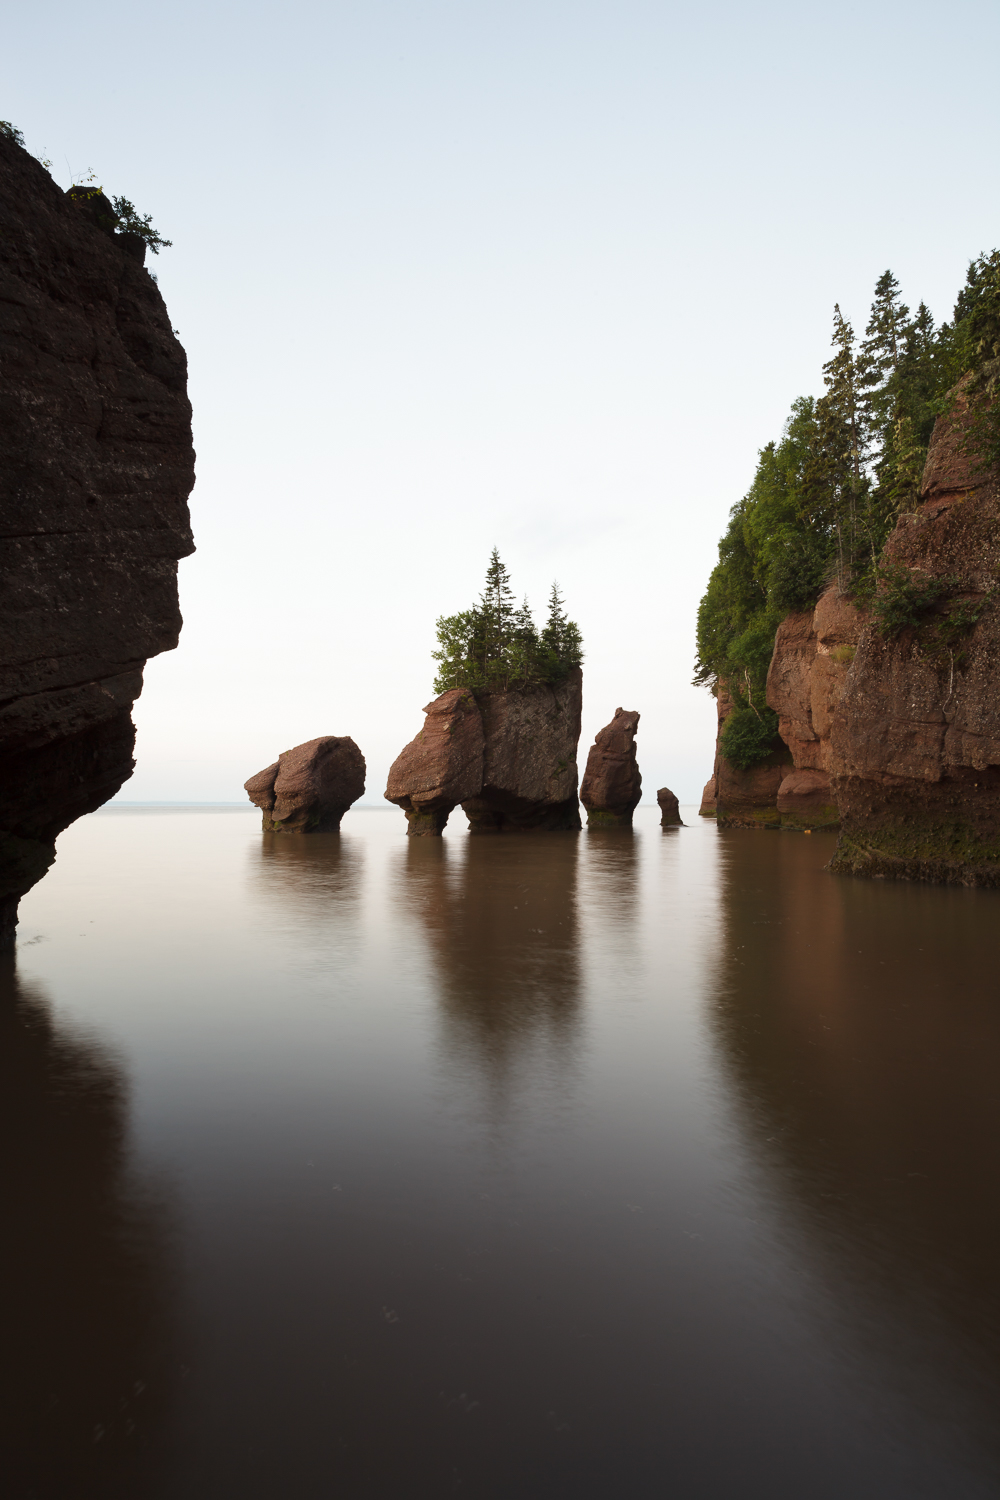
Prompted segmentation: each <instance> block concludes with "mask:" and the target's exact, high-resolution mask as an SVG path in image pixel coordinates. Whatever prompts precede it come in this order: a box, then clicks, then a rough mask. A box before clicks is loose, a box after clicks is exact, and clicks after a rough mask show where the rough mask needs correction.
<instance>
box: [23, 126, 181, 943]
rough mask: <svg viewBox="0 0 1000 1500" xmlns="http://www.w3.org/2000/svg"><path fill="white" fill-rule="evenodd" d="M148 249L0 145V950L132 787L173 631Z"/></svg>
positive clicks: (154, 295) (167, 493) (174, 545)
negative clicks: (89, 820)
mask: <svg viewBox="0 0 1000 1500" xmlns="http://www.w3.org/2000/svg"><path fill="white" fill-rule="evenodd" d="M101 197H102V201H103V202H104V203H105V204H106V200H104V199H103V195H101ZM107 211H108V213H109V214H110V206H109V205H107ZM144 254H145V247H144V246H143V244H142V242H141V240H138V238H137V237H136V236H126V235H118V234H115V233H114V231H113V229H112V228H110V227H109V228H108V229H107V230H105V229H102V228H101V227H100V225H99V223H98V222H97V219H96V217H95V214H94V205H93V202H91V203H89V204H86V203H85V204H80V203H76V202H74V201H72V200H71V199H70V198H68V197H67V195H66V194H65V193H63V192H62V190H61V189H60V188H59V187H58V186H57V185H56V183H55V182H53V180H52V178H51V177H50V176H49V174H48V173H47V172H46V171H45V169H44V168H43V167H42V166H41V165H40V164H39V163H38V162H37V161H35V159H34V158H33V157H32V156H30V155H29V154H28V152H27V151H25V150H24V149H23V148H22V147H20V146H18V145H17V144H16V143H15V142H14V141H12V140H10V139H9V138H7V137H4V136H0V279H2V284H3V291H2V303H3V308H4V313H3V320H2V325H0V372H2V374H0V428H2V432H3V452H2V455H0V481H2V486H3V494H4V500H3V522H4V525H3V532H4V539H3V541H2V543H0V554H2V564H0V566H2V574H3V596H4V610H3V613H2V617H0V662H2V666H0V705H2V706H0V945H9V944H10V942H12V941H13V930H14V922H15V921H16V910H17V901H18V898H19V896H20V895H22V894H23V893H24V892H25V891H26V890H28V889H29V888H30V887H31V886H32V885H33V884H34V882H35V881H36V880H38V879H39V878H40V877H41V875H43V874H44V872H45V870H46V868H47V867H48V865H49V864H50V863H51V861H52V859H53V858H54V857H55V843H54V841H55V838H56V835H57V834H59V833H60V832H61V831H62V830H63V829H64V828H66V827H68V825H69V824H70V823H72V822H73V820H74V819H75V818H78V817H80V816H81V815H82V814H84V813H88V812H92V811H93V810H94V809H95V808H97V807H99V806H100V805H101V803H102V802H105V801H106V800H107V799H108V798H109V797H111V796H113V795H114V793H115V792H117V791H118V789H119V788H120V787H121V785H122V783H123V782H124V781H126V780H127V779H128V777H129V776H130V775H131V774H132V766H133V761H132V749H133V745H134V741H135V730H134V728H133V726H132V719H131V708H132V703H133V700H134V699H135V698H137V697H138V695H139V692H140V690H141V687H142V672H143V668H144V666H145V663H146V659H147V658H148V657H150V656H155V655H156V654H157V653H158V652H160V651H169V650H171V649H172V648H173V647H174V646H176V645H177V637H178V632H179V631H180V627H181V617H180V612H179V610H178V607H177V560H178V558H181V557H186V556H187V555H188V554H189V553H190V552H192V551H193V550H194V544H193V541H192V538H191V529H190V521H189V516H188V509H187V497H188V494H189V492H190V490H191V486H192V484H193V482H194V453H193V451H192V447H191V407H190V404H189V402H188V399H187V390H186V384H187V361H186V358H185V355H184V350H183V349H182V348H181V346H180V344H179V343H178V342H177V339H176V338H175V336H174V333H173V329H172V328H171V325H170V318H169V315H168V313H167V309H166V307H165V306H164V303H163V299H162V297H161V296H160V293H159V290H158V288H157V286H156V283H155V282H154V281H153V279H152V277H151V276H150V275H149V272H148V271H146V270H145V269H144V267H143V257H144Z"/></svg>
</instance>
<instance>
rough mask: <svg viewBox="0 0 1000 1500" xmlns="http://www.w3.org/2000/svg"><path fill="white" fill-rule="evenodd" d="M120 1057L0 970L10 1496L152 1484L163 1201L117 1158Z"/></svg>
mask: <svg viewBox="0 0 1000 1500" xmlns="http://www.w3.org/2000/svg"><path fill="white" fill-rule="evenodd" d="M126 1124H127V1101H126V1097H125V1084H124V1080H123V1078H122V1076H121V1073H120V1070H119V1068H118V1066H117V1064H116V1063H115V1062H114V1061H113V1059H111V1058H110V1057H109V1056H108V1055H107V1054H106V1053H104V1052H102V1051H101V1050H100V1049H99V1048H98V1047H97V1046H96V1045H95V1044H93V1043H92V1042H89V1041H86V1042H85V1041H82V1040H80V1039H77V1038H71V1037H67V1036H65V1035H60V1033H59V1032H58V1031H57V1029H56V1028H55V1026H54V1025H53V1023H52V1020H51V1018H50V1015H49V1012H48V1008H47V1006H46V1005H45V1003H44V1001H42V1000H41V999H40V998H39V997H38V996H37V995H36V994H35V993H33V992H32V991H31V990H29V989H26V988H25V987H24V986H22V985H19V983H18V980H17V978H16V975H15V973H14V969H13V961H12V959H8V960H7V962H6V964H5V965H4V968H3V972H2V973H0V1164H2V1179H0V1180H2V1183H3V1193H4V1199H3V1229H2V1231H0V1300H2V1303H3V1311H2V1314H0V1317H2V1327H3V1370H4V1378H3V1382H2V1387H0V1407H2V1411H0V1445H2V1452H3V1457H2V1461H0V1471H2V1473H3V1478H4V1489H5V1493H6V1494H8V1495H10V1496H12V1497H13V1496H14V1495H17V1496H25V1497H29V1496H30V1497H32V1500H35V1497H37V1500H50V1497H51V1500H63V1497H70V1496H72V1497H73V1500H78V1497H79V1500H85V1497H86V1500H89V1497H91V1496H93V1497H95V1500H96V1497H101V1500H104V1497H109V1496H119V1495H121V1496H123V1497H125V1496H127V1497H129V1500H132V1497H138V1496H142V1495H145V1494H147V1493H149V1492H150V1489H151V1479H150V1476H151V1472H152V1468H153V1466H154V1460H155V1452H154V1450H155V1447H156V1444H157V1439H158V1434H159V1431H160V1428H161V1424H162V1420H163V1414H164V1406H165V1402H166V1399H167V1384H168V1378H169V1370H170V1368H172V1367H173V1366H174V1362H173V1361H172V1360H170V1358H169V1356H168V1353H167V1348H166V1341H165V1334H166V1326H167V1324H166V1320H167V1313H168V1306H167V1297H168V1286H167V1266H166V1260H165V1229H166V1226H165V1224H164V1222H163V1209H162V1206H161V1205H158V1204H156V1203H155V1202H154V1201H153V1200H152V1199H151V1198H150V1197H149V1196H148V1195H144V1194H143V1193H142V1192H141V1191H139V1190H138V1188H137V1186H136V1184H135V1182H134V1180H132V1179H131V1178H130V1176H129V1172H128V1169H127V1166H126V1161H125V1131H126Z"/></svg>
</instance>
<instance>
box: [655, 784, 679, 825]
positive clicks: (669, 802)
mask: <svg viewBox="0 0 1000 1500" xmlns="http://www.w3.org/2000/svg"><path fill="white" fill-rule="evenodd" d="M656 801H657V805H658V807H659V809H660V827H661V828H676V827H677V826H678V825H680V826H681V827H683V823H682V822H681V809H680V804H679V802H678V801H677V798H676V797H675V796H674V794H673V792H672V791H671V790H670V788H669V787H668V786H661V787H660V790H659V791H658V792H657V794H656Z"/></svg>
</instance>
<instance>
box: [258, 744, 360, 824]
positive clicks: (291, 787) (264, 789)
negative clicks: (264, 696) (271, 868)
mask: <svg viewBox="0 0 1000 1500" xmlns="http://www.w3.org/2000/svg"><path fill="white" fill-rule="evenodd" d="M364 789H365V758H364V756H363V755H362V754H361V751H360V750H359V749H358V747H357V745H356V744H355V743H354V741H353V740H352V739H351V738H350V737H349V736H348V735H335V734H325V735H320V736H319V738H318V739H315V740H306V741H305V743H304V744H302V745H296V746H295V748H294V749H292V750H284V751H282V753H281V755H279V756H278V759H277V760H276V761H275V762H274V764H273V765H271V766H268V767H267V768H266V770H263V771H258V772H257V775H256V776H251V777H250V780H249V781H247V782H245V783H244V790H245V791H246V793H247V795H248V796H249V798H250V801H251V802H252V803H253V804H254V806H255V807H259V808H260V809H261V811H262V813H263V815H264V821H263V826H264V832H265V833H335V832H336V831H337V829H338V828H339V827H340V820H341V818H342V817H343V816H344V814H345V812H346V811H347V809H348V808H349V807H350V806H351V805H352V803H354V802H357V800H358V798H359V797H360V796H361V795H362V793H363V792H364Z"/></svg>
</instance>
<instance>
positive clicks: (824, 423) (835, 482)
mask: <svg viewBox="0 0 1000 1500" xmlns="http://www.w3.org/2000/svg"><path fill="white" fill-rule="evenodd" d="M832 343H833V353H832V355H831V357H830V359H829V360H828V361H827V362H826V364H825V365H824V366H823V379H824V385H825V391H824V394H823V395H822V396H819V397H812V396H803V397H800V398H799V399H798V400H797V401H795V402H794V403H793V405H792V410H791V413H790V415H789V417H788V420H787V422H786V423H785V428H784V431H783V433H782V436H781V438H780V440H779V441H777V442H771V443H768V444H767V446H766V447H765V448H763V449H761V452H760V455H759V461H758V465H757V472H756V474H755V475H754V479H753V483H752V484H751V486H750V489H749V491H748V492H747V494H746V495H745V496H744V497H743V499H742V500H740V501H739V502H738V503H737V504H736V505H734V506H733V509H732V511H731V512H730V522H729V526H728V528H727V530H726V533H725V535H724V536H723V538H722V540H721V541H720V543H719V561H718V563H717V565H716V567H715V568H714V569H713V571H712V574H711V577H710V579H709V583H708V588H707V590H706V592H705V595H704V598H703V599H702V601H701V604H700V606H699V609H698V629H697V653H698V654H697V660H696V670H695V678H694V680H695V682H696V683H699V684H708V685H710V686H712V687H713V689H714V687H715V685H716V683H717V682H718V681H719V680H720V679H721V680H723V681H724V682H725V683H726V685H727V687H728V689H729V692H730V694H731V695H732V698H733V705H734V707H733V712H732V714H731V715H730V717H729V718H728V720H727V722H726V724H725V726H724V729H723V734H722V750H723V754H724V755H725V756H726V758H727V759H728V760H730V761H731V763H732V764H733V765H736V766H739V767H740V768H741V769H744V770H749V769H750V768H751V767H752V766H754V765H757V764H759V763H760V762H761V761H763V760H765V759H766V758H767V756H768V755H769V754H770V753H771V751H772V749H773V748H774V744H775V736H776V734H777V718H776V716H775V715H774V714H773V713H772V712H771V710H770V709H768V708H767V706H766V702H765V688H766V681H767V669H768V667H769V665H770V662H771V656H772V654H773V651H774V637H775V632H776V631H777V628H778V625H779V624H780V623H781V621H782V620H783V619H784V617H785V616H786V615H787V614H789V613H791V612H792V611H796V610H808V609H811V608H812V607H813V606H814V605H815V603H816V600H817V599H818V597H819V594H820V592H821V591H822V589H823V588H824V586H825V585H826V584H827V583H829V582H831V581H833V580H834V579H836V580H837V581H838V583H839V585H840V587H841V589H842V590H843V592H845V593H847V594H849V595H850V596H851V597H853V598H854V599H856V600H857V601H858V602H860V603H865V604H870V603H872V602H873V601H874V599H875V595H876V590H877V588H878V587H879V585H880V582H882V573H883V570H882V568H881V565H880V557H881V553H882V548H883V546H884V544H885V542H886V539H887V538H888V535H889V532H890V531H891V530H892V528H893V526H894V525H895V523H896V519H897V517H898V516H899V514H900V512H901V511H906V510H910V509H912V508H913V507H914V506H915V505H916V503H917V500H918V495H919V487H920V478H921V474H922V472H923V467H924V462H925V460H926V457H927V446H928V443H929V441H930V436H931V431H932V429H933V427H934V422H935V419H936V418H937V417H938V416H939V415H940V414H941V413H942V412H945V411H947V410H948V409H949V406H950V404H951V402H952V400H953V399H954V388H955V386H956V384H957V382H958V381H959V380H960V379H961V377H962V376H963V375H966V374H968V375H969V379H968V380H967V381H966V382H965V386H964V390H965V392H966V393H967V395H968V399H969V405H970V412H971V417H972V421H971V426H970V429H969V432H970V436H969V440H968V441H969V442H970V444H971V445H972V446H973V449H974V452H975V453H976V456H977V458H978V461H979V462H980V463H983V464H989V463H992V462H995V461H996V460H997V459H998V458H1000V403H998V402H997V401H996V399H995V398H996V396H997V394H998V390H1000V252H998V251H996V250H994V251H993V252H992V254H990V255H981V256H979V258H978V259H977V260H974V261H972V263H971V264H970V266H969V269H968V273H967V276H966V283H965V286H964V287H963V288H962V290H961V292H960V293H959V296H958V300H957V302H956V304H955V310H954V314H953V318H952V321H951V322H950V323H943V324H941V326H940V327H935V324H934V319H933V317H932V316H931V313H930V311H929V310H928V308H927V307H926V306H925V305H924V303H921V304H920V306H919V307H918V309H917V311H916V313H915V314H913V315H912V316H911V313H910V309H909V308H908V307H907V306H906V304H905V303H904V302H903V301H902V298H901V296H900V290H899V284H898V282H897V281H896V278H895V277H894V276H893V274H892V272H891V271H886V272H885V274H884V275H883V276H881V277H880V278H879V280H878V282H877V283H876V286H875V298H874V301H873V303H872V308H871V315H870V318H869V321H868V325H867V327H866V329H865V337H864V338H863V339H862V340H861V341H860V343H859V342H858V340H857V339H856V337H855V333H854V330H853V328H852V327H851V325H850V323H849V322H848V321H847V320H846V319H845V318H844V316H843V314H842V313H841V310H840V308H839V306H838V307H835V308H834V317H833V339H832Z"/></svg>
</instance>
